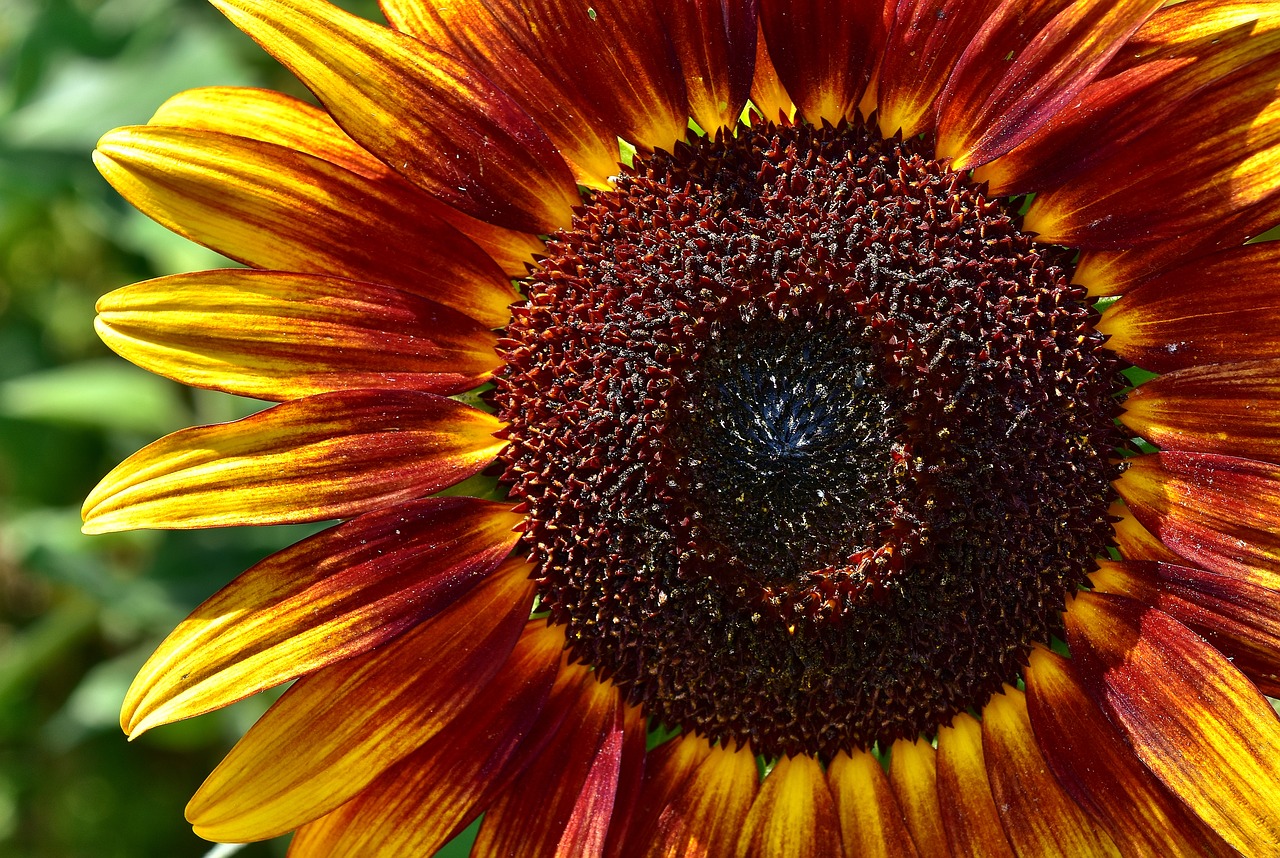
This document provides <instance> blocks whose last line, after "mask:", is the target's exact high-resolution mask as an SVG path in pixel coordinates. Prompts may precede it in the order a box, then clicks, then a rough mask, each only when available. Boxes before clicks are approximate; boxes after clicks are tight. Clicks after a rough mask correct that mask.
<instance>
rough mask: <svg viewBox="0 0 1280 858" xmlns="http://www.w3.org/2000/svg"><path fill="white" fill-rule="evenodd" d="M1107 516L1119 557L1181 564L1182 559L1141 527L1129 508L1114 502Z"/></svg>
mask: <svg viewBox="0 0 1280 858" xmlns="http://www.w3.org/2000/svg"><path fill="white" fill-rule="evenodd" d="M1107 515H1108V516H1110V517H1111V519H1112V521H1113V524H1112V526H1111V529H1112V530H1113V531H1114V532H1115V535H1116V548H1118V549H1120V556H1122V557H1125V558H1128V559H1130V560H1167V561H1169V562H1171V563H1181V562H1183V558H1181V557H1179V556H1178V555H1177V554H1174V553H1173V552H1172V551H1170V550H1169V546H1167V545H1165V544H1164V543H1163V542H1161V541H1160V540H1159V539H1158V538H1157V537H1156V535H1155V534H1153V533H1152V532H1151V531H1149V530H1147V529H1146V528H1145V527H1143V526H1142V523H1141V522H1140V521H1138V519H1137V518H1135V517H1134V515H1133V510H1131V509H1129V507H1127V506H1125V505H1124V504H1122V503H1120V502H1119V501H1116V502H1115V503H1113V504H1111V508H1110V509H1108V510H1107Z"/></svg>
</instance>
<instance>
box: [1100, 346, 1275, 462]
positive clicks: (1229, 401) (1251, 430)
mask: <svg viewBox="0 0 1280 858" xmlns="http://www.w3.org/2000/svg"><path fill="white" fill-rule="evenodd" d="M1124 409H1125V410H1124V413H1123V414H1121V415H1120V419H1121V420H1123V421H1124V424H1125V425H1126V426H1128V427H1129V428H1130V429H1132V430H1133V431H1134V432H1136V433H1137V434H1139V435H1141V436H1142V437H1143V438H1145V439H1147V440H1148V441H1150V442H1151V443H1152V444H1155V445H1157V446H1159V447H1163V448H1165V449H1173V450H1193V451H1196V452H1201V453H1222V454H1230V455H1235V456H1243V457H1246V458H1250V459H1260V460H1262V461H1266V462H1280V436H1278V435H1277V433H1276V431H1275V427H1276V425H1277V423H1280V360H1260V361H1249V362H1247V363H1216V364H1209V365H1208V366H1197V367H1189V368H1187V369H1182V370H1177V371H1175V372H1171V373H1168V374H1167V375H1162V376H1159V377H1157V378H1154V379H1152V380H1150V381H1148V382H1145V383H1144V384H1142V385H1141V386H1140V387H1138V388H1137V389H1136V390H1135V391H1133V392H1132V393H1130V394H1129V396H1128V398H1127V399H1126V400H1125V403H1124Z"/></svg>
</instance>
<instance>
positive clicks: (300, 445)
mask: <svg viewBox="0 0 1280 858" xmlns="http://www.w3.org/2000/svg"><path fill="white" fill-rule="evenodd" d="M501 425H502V424H501V423H500V422H499V421H498V419H497V418H495V417H493V416H491V415H489V414H486V413H485V412H483V411H479V410H477V409H475V408H471V407H469V406H466V405H463V404H462V403H459V402H455V401H454V400H452V399H446V398H444V397H441V396H435V395H433V394H430V393H417V392H413V391H391V390H373V391H370V390H355V391H338V392H335V393H322V394H319V395H317V396H311V397H308V398H307V399H299V400H296V401H293V402H286V403H284V404H282V405H277V406H275V407H273V408H268V409H267V410H266V411H262V412H259V413H258V414H254V415H253V416H251V417H246V418H244V419H243V420H237V421H235V422H233V423H222V424H219V425H216V426H198V427H196V428H194V429H183V430H182V431H180V432H175V433H173V434H172V435H168V436H166V437H164V438H161V439H160V440H159V441H156V442H154V443H153V444H150V445H149V446H147V447H144V448H143V449H142V450H139V451H138V452H137V453H134V454H133V455H132V456H130V457H129V458H128V459H125V460H124V461H123V462H121V463H120V464H119V465H117V466H116V467H115V469H114V470H112V471H111V473H109V474H107V475H106V476H105V477H103V478H102V482H100V483H98V486H97V487H96V488H95V489H94V490H93V491H92V492H90V494H89V497H88V499H87V500H85V504H84V511H83V513H84V521H85V524H84V531H85V532H86V533H106V532H109V531H115V530H129V529H135V528H142V527H172V528H192V527H225V526H227V525H234V524H283V523H287V522H301V521H322V520H324V519H328V518H345V517H348V516H353V515H359V514H360V513H363V512H368V511H370V510H374V509H378V508H380V507H385V506H387V505H389V504H394V503H399V502H403V501H406V500H409V499H411V498H415V497H421V496H422V495H425V494H429V493H431V492H434V491H438V490H440V489H442V488H445V487H446V486H451V485H453V484H454V483H457V482H460V481H461V480H464V479H466V478H467V477H469V476H471V475H472V474H475V473H478V472H479V471H480V470H482V469H483V468H484V467H485V466H486V465H488V464H489V463H490V462H492V461H493V459H494V457H495V456H497V454H498V452H499V451H500V450H501V449H502V447H503V444H504V442H502V441H499V440H497V439H495V438H494V437H493V433H494V432H496V431H497V430H498V429H499V428H500V427H501Z"/></svg>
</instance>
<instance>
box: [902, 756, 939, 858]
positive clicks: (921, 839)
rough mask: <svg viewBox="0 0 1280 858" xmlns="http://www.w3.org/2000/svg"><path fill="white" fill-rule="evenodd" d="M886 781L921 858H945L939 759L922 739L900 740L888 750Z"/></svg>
mask: <svg viewBox="0 0 1280 858" xmlns="http://www.w3.org/2000/svg"><path fill="white" fill-rule="evenodd" d="M889 783H890V784H891V785H892V786H893V793H894V795H896V796H897V797H898V806H899V807H901V808H902V814H903V816H904V817H905V818H906V820H907V829H908V830H909V831H910V832H911V839H912V840H913V841H914V842H915V844H916V851H917V852H918V853H920V858H947V856H949V855H950V854H951V852H950V850H949V849H948V848H947V832H946V830H945V829H943V827H942V812H941V810H939V808H938V762H937V756H936V752H935V751H934V749H933V745H931V744H930V743H929V742H927V741H926V740H924V739H917V740H915V741H912V740H910V739H899V740H898V741H896V742H894V743H893V748H892V750H891V751H890V752H889Z"/></svg>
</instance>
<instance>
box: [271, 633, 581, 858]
mask: <svg viewBox="0 0 1280 858" xmlns="http://www.w3.org/2000/svg"><path fill="white" fill-rule="evenodd" d="M563 647H564V633H563V631H562V630H561V629H559V628H557V627H555V626H548V625H547V624H546V621H545V620H530V621H529V622H528V623H527V624H526V625H525V630H524V633H523V635H522V636H521V638H520V640H519V642H517V643H516V646H515V649H514V650H512V652H511V655H510V656H509V657H508V658H507V660H506V662H505V663H504V664H503V666H502V669H501V670H499V671H498V673H497V675H496V676H494V678H493V679H492V681H490V682H489V683H488V684H487V685H485V686H484V688H483V689H482V690H481V691H480V692H479V694H477V695H476V697H475V698H474V699H473V700H472V701H471V702H470V703H469V704H467V706H466V707H465V708H463V709H462V710H461V711H460V712H459V713H458V716H457V717H456V718H454V719H453V720H452V721H450V722H449V723H448V724H447V725H446V726H445V727H444V728H443V729H441V731H440V732H439V733H437V734H436V735H435V736H433V737H432V738H431V739H430V740H429V741H428V742H427V743H426V744H425V745H423V746H422V747H420V748H418V749H417V750H415V751H413V752H412V753H410V754H409V755H408V756H406V757H405V758H404V759H402V760H401V761H400V762H398V763H397V764H395V765H394V766H392V767H391V768H390V769H388V770H387V771H385V772H383V773H382V774H381V775H380V776H379V777H378V778H377V779H375V780H374V781H373V782H372V783H370V784H369V785H368V786H367V787H365V788H364V789H363V790H361V791H360V793H359V794H358V795H357V796H356V797H355V798H353V799H351V800H350V801H348V802H347V803H346V804H343V805H342V806H341V807H339V808H338V809H336V810H334V811H331V812H330V813H328V814H326V815H325V816H322V817H321V818H319V819H317V820H315V821H314V822H310V823H308V824H306V825H304V826H302V827H301V828H300V829H298V832H297V833H296V834H295V835H294V837H293V840H292V841H291V843H290V844H289V855H290V856H291V858H311V856H316V858H319V856H326V858H364V856H368V855H388V856H394V855H432V854H434V853H435V852H436V850H438V849H439V848H440V847H441V846H443V845H444V844H445V843H448V842H449V841H450V840H452V839H453V838H454V837H456V836H457V835H458V834H459V833H460V832H461V831H462V830H463V829H464V828H466V826H467V825H469V824H470V823H471V821H472V820H473V819H475V817H477V816H479V815H480V813H482V812H483V811H484V810H485V808H486V806H487V801H488V799H489V798H491V797H492V796H493V794H494V792H495V787H496V786H497V784H498V783H499V781H500V780H501V779H502V778H503V777H506V776H507V774H508V772H507V770H508V768H509V764H510V763H511V761H512V760H513V758H515V757H516V756H517V755H518V750H519V748H520V745H521V743H522V742H523V741H524V740H525V738H526V737H527V736H528V735H529V733H530V731H531V729H532V728H533V726H534V722H535V721H536V720H537V719H538V717H539V715H540V714H541V711H542V707H543V706H544V705H545V704H546V700H547V695H548V694H549V693H550V691H551V685H552V681H553V680H554V679H555V677H556V674H557V671H558V670H559V666H560V653H561V649H562V648H563Z"/></svg>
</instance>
